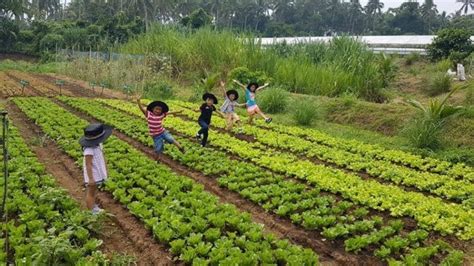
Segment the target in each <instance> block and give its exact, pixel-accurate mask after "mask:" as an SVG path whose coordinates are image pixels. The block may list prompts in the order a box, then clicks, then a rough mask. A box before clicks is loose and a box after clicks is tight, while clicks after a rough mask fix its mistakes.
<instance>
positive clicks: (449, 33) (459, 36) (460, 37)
mask: <svg viewBox="0 0 474 266" xmlns="http://www.w3.org/2000/svg"><path fill="white" fill-rule="evenodd" d="M470 38H471V34H470V33H469V31H467V30H463V29H443V30H440V31H439V32H438V34H437V36H436V38H435V39H434V40H433V42H432V43H431V44H430V45H429V47H428V53H429V56H430V58H431V59H432V60H440V59H445V58H449V57H450V56H451V55H452V54H453V53H455V54H456V59H457V60H462V59H464V58H465V57H467V56H469V54H470V53H472V52H473V51H474V44H472V41H471V39H470Z"/></svg>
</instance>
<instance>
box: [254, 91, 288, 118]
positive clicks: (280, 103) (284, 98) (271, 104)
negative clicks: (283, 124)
mask: <svg viewBox="0 0 474 266" xmlns="http://www.w3.org/2000/svg"><path fill="white" fill-rule="evenodd" d="M257 97H258V101H257V102H258V104H259V106H260V107H261V109H262V110H263V111H264V112H269V113H280V112H283V111H285V110H286V107H287V105H288V100H289V97H290V93H289V92H287V91H286V90H284V89H281V88H269V89H265V90H264V91H262V92H259V93H257Z"/></svg>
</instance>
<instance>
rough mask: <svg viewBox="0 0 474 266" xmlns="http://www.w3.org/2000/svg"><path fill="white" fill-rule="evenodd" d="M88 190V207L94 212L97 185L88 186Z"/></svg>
mask: <svg viewBox="0 0 474 266" xmlns="http://www.w3.org/2000/svg"><path fill="white" fill-rule="evenodd" d="M86 190H87V195H86V206H87V208H88V209H89V210H92V209H93V208H94V205H95V194H96V191H97V185H96V184H95V183H94V184H87V187H86Z"/></svg>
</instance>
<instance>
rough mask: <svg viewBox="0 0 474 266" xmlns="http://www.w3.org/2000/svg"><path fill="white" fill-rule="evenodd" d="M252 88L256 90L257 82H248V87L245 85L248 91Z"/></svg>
mask: <svg viewBox="0 0 474 266" xmlns="http://www.w3.org/2000/svg"><path fill="white" fill-rule="evenodd" d="M252 86H255V89H258V83H257V82H250V83H249V85H247V90H250V88H251V87H252Z"/></svg>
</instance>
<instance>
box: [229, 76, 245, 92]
mask: <svg viewBox="0 0 474 266" xmlns="http://www.w3.org/2000/svg"><path fill="white" fill-rule="evenodd" d="M232 81H233V82H234V83H235V84H237V85H239V87H241V88H242V89H243V90H244V92H245V89H246V88H247V87H245V85H244V84H242V83H240V81H238V80H236V79H234V80H232Z"/></svg>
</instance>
